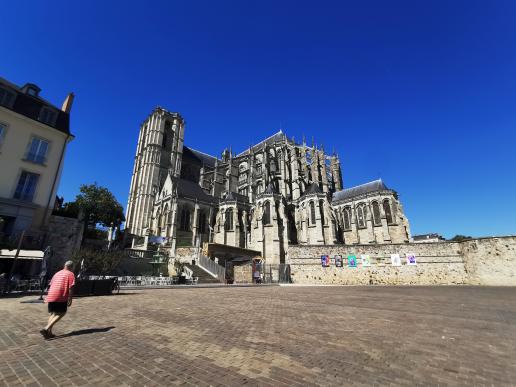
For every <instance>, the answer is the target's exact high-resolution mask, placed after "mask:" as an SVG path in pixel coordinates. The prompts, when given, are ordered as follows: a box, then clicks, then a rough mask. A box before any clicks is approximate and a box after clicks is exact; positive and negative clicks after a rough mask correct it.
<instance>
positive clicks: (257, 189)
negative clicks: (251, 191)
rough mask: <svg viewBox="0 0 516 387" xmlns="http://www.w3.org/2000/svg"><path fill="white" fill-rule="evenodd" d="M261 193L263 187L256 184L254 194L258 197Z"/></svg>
mask: <svg viewBox="0 0 516 387" xmlns="http://www.w3.org/2000/svg"><path fill="white" fill-rule="evenodd" d="M262 192H263V187H262V185H261V184H258V186H257V187H256V193H257V194H258V195H260V194H261V193H262Z"/></svg>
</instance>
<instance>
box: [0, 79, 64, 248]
mask: <svg viewBox="0 0 516 387" xmlns="http://www.w3.org/2000/svg"><path fill="white" fill-rule="evenodd" d="M40 91H41V90H40V88H39V87H38V86H36V85H34V84H31V83H28V84H26V85H25V86H23V87H18V86H16V85H14V84H13V83H11V82H9V81H7V80H5V79H2V78H0V236H15V235H17V234H19V233H20V232H21V231H22V230H25V231H26V235H27V236H28V237H29V238H31V237H32V238H38V237H40V236H41V235H42V232H43V231H45V228H46V226H47V224H48V222H49V217H50V214H51V212H52V209H53V206H54V201H55V197H56V193H57V189H58V187H59V180H60V177H61V172H62V169H63V162H64V156H65V151H66V146H67V144H68V143H69V142H70V141H71V140H72V139H73V135H72V134H71V133H70V110H71V107H72V102H73V94H69V95H68V96H67V97H66V99H65V101H64V103H63V105H62V107H61V108H58V107H56V106H54V105H53V104H51V103H50V102H48V101H46V100H45V99H43V98H42V97H41V96H40Z"/></svg>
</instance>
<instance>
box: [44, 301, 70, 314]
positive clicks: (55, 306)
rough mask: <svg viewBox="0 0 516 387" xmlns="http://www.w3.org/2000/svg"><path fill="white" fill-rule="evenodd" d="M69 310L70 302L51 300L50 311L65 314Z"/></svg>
mask: <svg viewBox="0 0 516 387" xmlns="http://www.w3.org/2000/svg"><path fill="white" fill-rule="evenodd" d="M67 310H68V302H49V303H48V313H57V314H65V313H66V311H67Z"/></svg>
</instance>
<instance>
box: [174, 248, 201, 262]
mask: <svg viewBox="0 0 516 387" xmlns="http://www.w3.org/2000/svg"><path fill="white" fill-rule="evenodd" d="M175 258H176V259H177V260H178V261H179V262H185V263H192V260H194V259H196V258H197V248H196V247H176V255H175Z"/></svg>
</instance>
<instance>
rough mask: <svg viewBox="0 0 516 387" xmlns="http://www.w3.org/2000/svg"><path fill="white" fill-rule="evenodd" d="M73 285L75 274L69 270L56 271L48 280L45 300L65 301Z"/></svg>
mask: <svg viewBox="0 0 516 387" xmlns="http://www.w3.org/2000/svg"><path fill="white" fill-rule="evenodd" d="M73 285H75V276H74V275H73V273H72V272H71V271H70V270H66V269H63V270H60V271H58V272H57V273H56V274H54V276H53V277H52V281H50V289H49V290H48V295H47V302H67V301H68V296H69V295H70V288H71V287H72V286H73Z"/></svg>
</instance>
